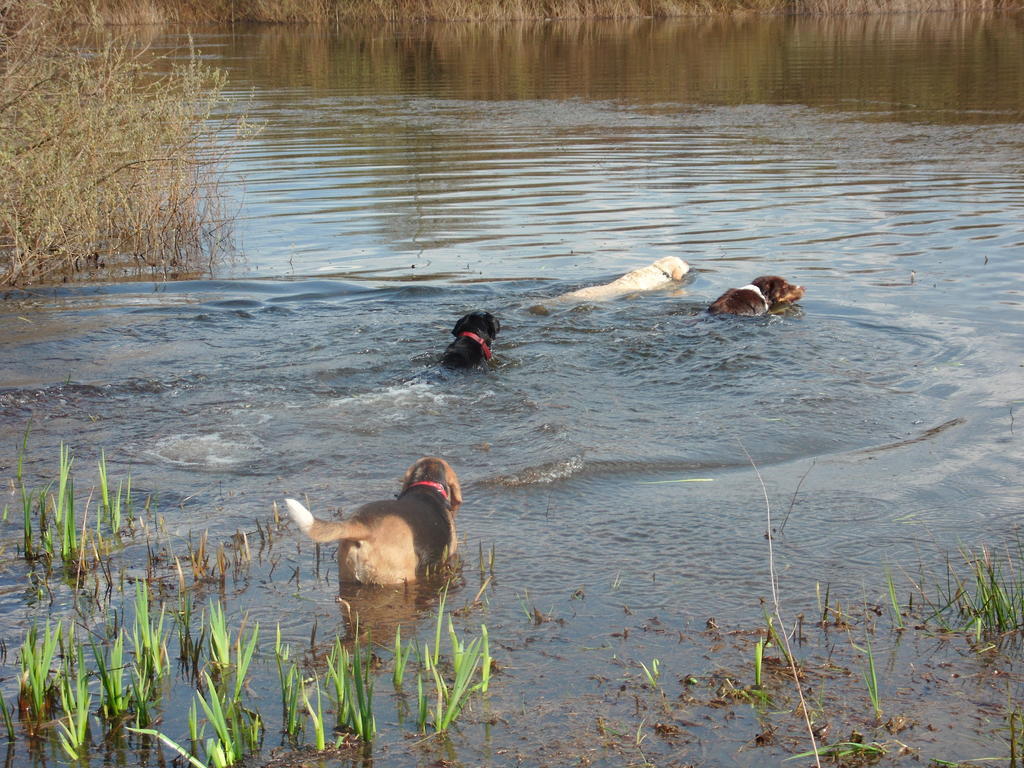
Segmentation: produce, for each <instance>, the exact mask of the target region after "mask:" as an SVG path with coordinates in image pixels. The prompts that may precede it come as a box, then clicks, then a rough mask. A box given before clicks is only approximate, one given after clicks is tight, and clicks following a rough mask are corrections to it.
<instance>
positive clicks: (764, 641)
mask: <svg viewBox="0 0 1024 768" xmlns="http://www.w3.org/2000/svg"><path fill="white" fill-rule="evenodd" d="M766 645H768V638H765V637H762V638H761V639H759V640H758V641H757V642H756V643H755V644H754V687H755V688H757V689H760V688H761V687H762V684H761V683H762V673H763V671H764V669H763V667H764V648H765V646H766Z"/></svg>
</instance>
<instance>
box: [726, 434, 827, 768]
mask: <svg viewBox="0 0 1024 768" xmlns="http://www.w3.org/2000/svg"><path fill="white" fill-rule="evenodd" d="M736 442H737V443H739V444H740V448H741V449H742V450H743V453H744V454H746V457H747V460H748V461H749V462H750V466H751V467H753V468H754V473H755V474H756V475H757V481H758V482H759V483H760V484H761V493H762V494H764V508H765V513H766V515H767V516H768V571H769V579H770V580H771V585H772V609H773V611H774V615H775V620H776V621H777V622H779V635H780V636H781V638H782V642H783V643H784V644H785V646H786V659H787V660H788V661H789V671H790V673H791V674H792V675H793V683H794V684H795V685H796V692H797V695H798V696H799V697H800V709H801V714H802V715H803V717H804V724H805V725H806V726H807V735H808V736H810V738H811V747H812V748H813V749H814V763H815V765H817V766H818V768H821V758H820V756H819V755H818V740H817V739H816V738H815V737H814V728H813V727H812V726H811V717H810V715H809V714H808V713H807V701H806V700H805V699H804V691H803V686H801V685H800V673H799V672H798V671H797V668H796V660H795V658H794V657H793V649H792V647H791V646H790V643H789V632H788V631H787V630H786V624H785V622H783V620H782V611H781V608H780V606H779V583H778V576H777V575H776V573H775V548H774V546H773V539H772V505H771V503H770V502H769V501H768V489H767V488H766V487H765V484H764V478H762V477H761V471H760V470H759V469H758V468H757V464H755V463H754V457H753V456H751V455H750V452H749V451H748V450H747V447H746V446H745V445H744V444H743V441H742V440H740V439H739V438H736Z"/></svg>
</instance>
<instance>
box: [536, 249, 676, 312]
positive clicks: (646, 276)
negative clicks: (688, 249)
mask: <svg viewBox="0 0 1024 768" xmlns="http://www.w3.org/2000/svg"><path fill="white" fill-rule="evenodd" d="M689 271H690V265H689V264H687V263H686V262H685V261H683V260H682V259H680V258H679V257H677V256H666V257H665V258H663V259H658V260H657V261H656V262H654V263H653V264H648V265H647V266H646V267H640V268H639V269H634V270H633V271H632V272H627V273H626V274H624V275H623V276H622V277H620V278H619V279H618V280H613V281H612V282H610V283H605V284H604V285H592V286H590V287H589V288H580V289H579V290H578V291H570V292H569V293H563V294H562V295H561V296H556V297H555V298H554V300H555V301H609V300H610V299H616V298H618V297H619V296H625V295H626V294H630V293H636V292H638V291H653V290H654V289H656V288H664V287H665V286H667V285H669V284H670V283H674V282H679V281H680V280H682V279H683V278H684V277H685V276H686V273H687V272H689Z"/></svg>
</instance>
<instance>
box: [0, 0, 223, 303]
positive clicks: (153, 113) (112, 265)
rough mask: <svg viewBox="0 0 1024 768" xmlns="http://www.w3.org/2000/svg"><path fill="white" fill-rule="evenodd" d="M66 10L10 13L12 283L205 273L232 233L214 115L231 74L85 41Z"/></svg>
mask: <svg viewBox="0 0 1024 768" xmlns="http://www.w3.org/2000/svg"><path fill="white" fill-rule="evenodd" d="M68 10H69V9H68V8H64V7H61V6H59V4H54V3H39V2H35V1H34V0H14V2H12V3H9V4H8V5H7V6H6V9H5V12H4V13H3V14H2V15H0V178H2V179H3V184H2V185H0V286H26V285H34V284H40V283H52V282H57V281H62V280H68V279H81V278H82V277H86V276H92V275H100V276H103V277H119V276H124V275H126V274H131V275H134V274H149V273H152V272H154V271H155V272H159V273H161V274H164V275H174V276H181V275H184V274H191V273H195V272H196V271H198V270H199V269H200V268H202V267H205V266H207V265H208V263H209V260H210V259H211V258H212V257H213V256H214V255H215V254H216V252H217V251H218V248H219V247H220V246H221V244H222V240H223V238H224V237H225V234H226V229H225V224H226V222H225V220H224V218H223V217H222V216H221V215H220V212H219V211H218V205H217V195H216V189H215V182H213V181H211V179H212V178H214V177H213V176H211V172H212V170H211V162H212V160H211V158H212V155H211V154H210V149H211V141H210V135H209V130H210V129H209V128H208V127H207V125H206V124H205V122H204V121H205V120H206V118H207V116H208V114H209V111H210V109H211V107H212V106H213V105H214V104H215V103H216V101H217V99H218V98H219V93H220V88H221V86H222V76H221V75H220V74H219V73H217V72H215V71H213V70H211V69H209V68H207V67H206V66H204V65H202V64H200V63H199V60H198V58H197V57H196V56H192V57H191V59H190V60H189V61H188V63H185V64H182V65H173V66H172V65H167V66H166V69H165V71H163V72H157V71H156V69H155V64H157V62H155V61H153V57H151V56H148V55H147V53H146V51H145V50H139V49H136V48H133V47H132V46H130V45H129V44H128V43H118V42H114V43H108V44H107V45H105V46H104V47H102V48H99V49H96V48H89V49H88V50H86V49H85V48H80V47H78V46H77V45H76V44H75V38H74V32H73V30H72V28H71V19H72V14H70V13H68V12H67V11H68Z"/></svg>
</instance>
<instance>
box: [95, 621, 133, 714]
mask: <svg viewBox="0 0 1024 768" xmlns="http://www.w3.org/2000/svg"><path fill="white" fill-rule="evenodd" d="M91 648H92V654H93V658H94V659H95V660H96V670H97V672H96V674H97V676H98V677H99V680H100V688H101V696H100V711H101V712H102V713H103V716H104V717H105V718H106V719H107V720H116V719H118V718H120V717H121V716H122V715H124V714H125V713H127V712H128V707H129V703H130V701H131V699H130V697H129V694H128V689H127V688H126V687H125V684H124V673H125V664H124V634H123V633H122V632H121V631H120V630H119V631H118V632H117V636H116V637H115V638H114V639H113V642H112V643H111V644H110V649H109V650H108V651H107V652H106V653H104V652H103V651H101V650H100V649H99V648H97V647H96V644H95V643H92V644H91Z"/></svg>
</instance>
